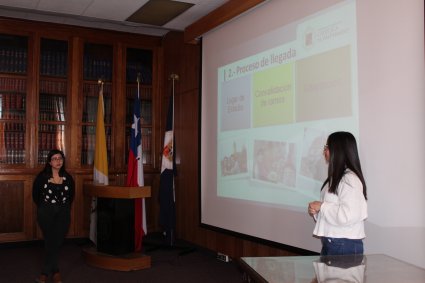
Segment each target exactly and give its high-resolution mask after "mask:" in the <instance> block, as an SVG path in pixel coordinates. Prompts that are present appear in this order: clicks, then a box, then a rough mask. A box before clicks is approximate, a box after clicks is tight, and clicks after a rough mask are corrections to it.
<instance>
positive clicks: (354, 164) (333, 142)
mask: <svg viewBox="0 0 425 283" xmlns="http://www.w3.org/2000/svg"><path fill="white" fill-rule="evenodd" d="M327 146H328V149H329V167H328V178H327V179H326V180H325V182H324V183H323V186H322V189H323V187H324V186H325V185H326V184H329V192H331V193H334V194H338V193H337V188H338V184H339V182H340V181H341V179H342V177H343V176H344V174H345V170H346V169H347V168H348V169H350V170H351V171H353V172H354V173H355V174H356V175H357V177H359V179H360V181H361V182H362V184H363V195H364V197H365V199H367V193H366V182H365V180H364V177H363V173H362V168H361V165H360V158H359V153H358V150H357V143H356V138H355V137H354V136H353V135H352V134H351V133H349V132H335V133H332V134H330V135H329V137H328V141H327Z"/></svg>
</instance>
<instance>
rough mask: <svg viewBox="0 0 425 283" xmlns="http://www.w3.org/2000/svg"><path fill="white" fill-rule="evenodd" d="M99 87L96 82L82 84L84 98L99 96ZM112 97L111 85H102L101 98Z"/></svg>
mask: <svg viewBox="0 0 425 283" xmlns="http://www.w3.org/2000/svg"><path fill="white" fill-rule="evenodd" d="M99 91H100V85H99V83H98V82H97V81H96V82H91V83H87V82H86V83H84V84H83V94H84V96H95V97H98V96H99ZM111 95H112V84H110V83H104V84H103V96H104V97H107V96H111Z"/></svg>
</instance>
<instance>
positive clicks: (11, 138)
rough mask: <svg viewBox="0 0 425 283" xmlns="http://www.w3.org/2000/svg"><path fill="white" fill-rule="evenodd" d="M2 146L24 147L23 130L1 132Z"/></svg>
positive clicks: (9, 147)
mask: <svg viewBox="0 0 425 283" xmlns="http://www.w3.org/2000/svg"><path fill="white" fill-rule="evenodd" d="M0 141H2V147H3V148H4V149H6V150H9V149H25V132H7V131H5V132H3V134H2V135H1V137H0Z"/></svg>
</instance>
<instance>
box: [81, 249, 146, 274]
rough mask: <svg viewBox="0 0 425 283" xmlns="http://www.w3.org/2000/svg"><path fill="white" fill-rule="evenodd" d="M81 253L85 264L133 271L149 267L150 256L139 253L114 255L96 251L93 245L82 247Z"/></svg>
mask: <svg viewBox="0 0 425 283" xmlns="http://www.w3.org/2000/svg"><path fill="white" fill-rule="evenodd" d="M82 253H83V258H84V259H85V261H86V262H87V264H89V265H91V266H94V267H98V268H102V269H108V270H116V271H133V270H140V269H146V268H150V267H151V257H150V256H147V255H143V254H140V253H130V254H125V255H120V256H114V255H109V254H105V253H101V252H98V251H97V250H96V248H95V247H87V248H83V251H82Z"/></svg>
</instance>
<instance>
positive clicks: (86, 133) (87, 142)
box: [81, 43, 113, 165]
mask: <svg viewBox="0 0 425 283" xmlns="http://www.w3.org/2000/svg"><path fill="white" fill-rule="evenodd" d="M112 58H113V47H112V46H110V45H103V44H92V43H86V44H85V45H84V62H83V76H84V81H83V118H82V147H81V164H82V165H93V164H94V151H95V141H96V121H97V104H98V101H99V94H100V90H101V85H100V84H99V80H101V81H102V82H103V101H104V123H105V135H106V149H107V155H108V163H109V164H110V162H111V137H112Z"/></svg>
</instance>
